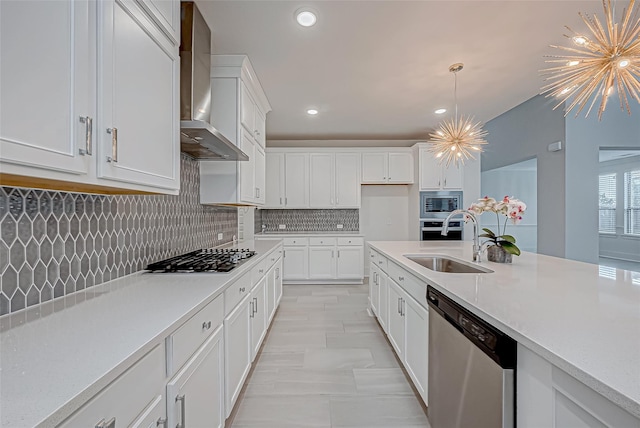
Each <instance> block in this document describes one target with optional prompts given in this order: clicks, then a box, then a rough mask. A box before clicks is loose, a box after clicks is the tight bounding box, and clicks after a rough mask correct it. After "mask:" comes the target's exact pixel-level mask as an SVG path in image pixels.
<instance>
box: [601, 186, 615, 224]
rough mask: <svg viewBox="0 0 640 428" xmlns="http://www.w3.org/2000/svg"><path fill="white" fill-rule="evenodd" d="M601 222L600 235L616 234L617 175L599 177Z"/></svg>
mask: <svg viewBox="0 0 640 428" xmlns="http://www.w3.org/2000/svg"><path fill="white" fill-rule="evenodd" d="M598 193H599V208H600V214H599V221H598V231H599V232H600V233H615V232H616V174H602V175H600V176H599V190H598Z"/></svg>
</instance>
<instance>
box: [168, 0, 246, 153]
mask: <svg viewBox="0 0 640 428" xmlns="http://www.w3.org/2000/svg"><path fill="white" fill-rule="evenodd" d="M180 6H181V16H182V29H181V33H182V37H181V40H180V150H181V151H183V152H185V153H187V154H189V155H191V156H193V157H194V158H195V159H200V160H230V161H247V160H249V156H247V155H246V154H245V153H244V152H242V150H240V149H239V148H238V147H236V145H235V144H233V143H232V142H231V141H229V139H227V138H226V137H225V136H224V135H222V133H221V132H220V131H218V130H217V129H216V128H214V127H213V126H212V125H211V124H210V123H209V120H210V116H211V30H209V27H208V26H207V23H206V22H205V20H204V18H203V17H202V14H201V13H200V11H199V10H198V8H197V7H196V5H195V4H194V3H193V2H182V3H181V4H180Z"/></svg>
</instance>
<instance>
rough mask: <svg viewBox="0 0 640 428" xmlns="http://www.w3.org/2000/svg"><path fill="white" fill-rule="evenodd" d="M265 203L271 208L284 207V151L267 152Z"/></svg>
mask: <svg viewBox="0 0 640 428" xmlns="http://www.w3.org/2000/svg"><path fill="white" fill-rule="evenodd" d="M265 166H266V169H267V170H266V177H265V180H266V183H265V196H266V201H265V205H266V206H267V207H269V208H282V207H284V198H285V194H284V153H277V152H267V153H266V160H265Z"/></svg>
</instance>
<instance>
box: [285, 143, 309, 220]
mask: <svg viewBox="0 0 640 428" xmlns="http://www.w3.org/2000/svg"><path fill="white" fill-rule="evenodd" d="M284 163H285V168H284V190H285V198H284V200H285V202H284V207H285V208H309V154H308V153H286V154H285V157H284Z"/></svg>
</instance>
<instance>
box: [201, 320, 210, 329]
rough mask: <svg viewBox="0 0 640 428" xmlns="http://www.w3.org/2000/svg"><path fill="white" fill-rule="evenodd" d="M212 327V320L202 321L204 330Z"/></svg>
mask: <svg viewBox="0 0 640 428" xmlns="http://www.w3.org/2000/svg"><path fill="white" fill-rule="evenodd" d="M210 328H211V321H204V322H203V323H202V329H203V330H209V329H210Z"/></svg>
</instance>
